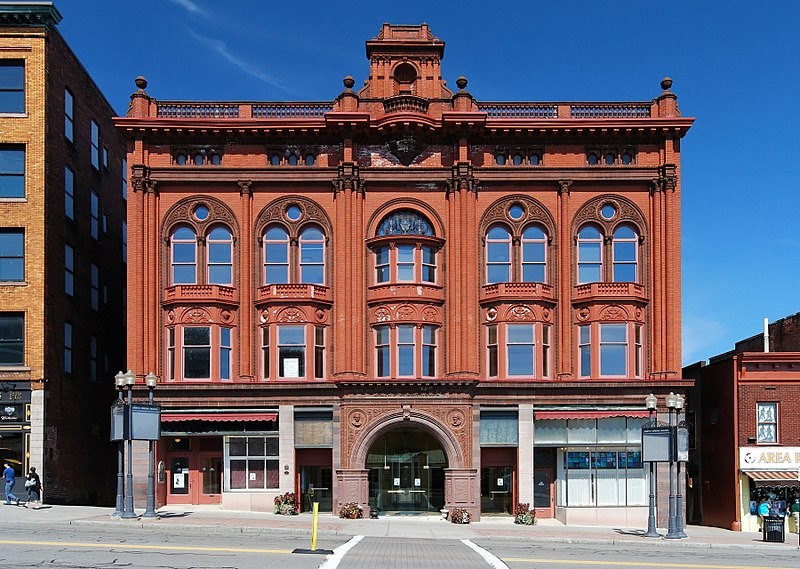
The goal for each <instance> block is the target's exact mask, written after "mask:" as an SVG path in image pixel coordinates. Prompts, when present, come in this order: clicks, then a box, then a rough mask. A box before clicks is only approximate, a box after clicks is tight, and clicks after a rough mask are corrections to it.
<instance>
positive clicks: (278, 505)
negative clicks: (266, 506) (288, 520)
mask: <svg viewBox="0 0 800 569" xmlns="http://www.w3.org/2000/svg"><path fill="white" fill-rule="evenodd" d="M273 502H274V503H275V513H276V514H280V515H282V516H294V515H296V514H297V496H296V495H295V493H294V492H287V493H286V494H281V495H280V496H275V500H274V501H273Z"/></svg>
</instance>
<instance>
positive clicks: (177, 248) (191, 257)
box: [170, 227, 197, 285]
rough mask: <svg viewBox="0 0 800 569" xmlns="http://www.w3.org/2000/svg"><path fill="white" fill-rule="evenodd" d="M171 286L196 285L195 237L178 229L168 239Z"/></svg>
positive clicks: (187, 230) (189, 231) (181, 228)
mask: <svg viewBox="0 0 800 569" xmlns="http://www.w3.org/2000/svg"><path fill="white" fill-rule="evenodd" d="M170 257H171V267H172V284H174V285H176V284H197V235H195V232H194V230H193V229H191V228H189V227H179V228H178V229H176V230H175V231H173V232H172V236H171V237H170Z"/></svg>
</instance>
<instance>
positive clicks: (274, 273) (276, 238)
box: [264, 225, 289, 284]
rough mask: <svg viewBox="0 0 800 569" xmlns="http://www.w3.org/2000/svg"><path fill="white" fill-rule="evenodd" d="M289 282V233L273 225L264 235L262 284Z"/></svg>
mask: <svg viewBox="0 0 800 569" xmlns="http://www.w3.org/2000/svg"><path fill="white" fill-rule="evenodd" d="M288 282H289V233H288V232H287V231H286V229H285V228H284V227H281V226H280V225H274V226H272V227H270V228H268V229H267V231H266V233H265V234H264V283H265V284H286V283H288Z"/></svg>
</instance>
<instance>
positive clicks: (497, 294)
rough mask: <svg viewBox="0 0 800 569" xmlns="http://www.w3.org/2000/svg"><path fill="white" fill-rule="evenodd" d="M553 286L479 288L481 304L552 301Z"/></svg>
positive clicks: (513, 284) (488, 286)
mask: <svg viewBox="0 0 800 569" xmlns="http://www.w3.org/2000/svg"><path fill="white" fill-rule="evenodd" d="M553 298H554V295H553V286H552V285H549V284H545V283H494V284H489V285H484V286H483V287H482V288H481V302H497V301H501V300H510V301H515V300H553Z"/></svg>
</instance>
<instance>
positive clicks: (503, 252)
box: [486, 225, 511, 284]
mask: <svg viewBox="0 0 800 569" xmlns="http://www.w3.org/2000/svg"><path fill="white" fill-rule="evenodd" d="M509 281H511V233H510V232H509V231H508V229H506V228H505V227H504V226H502V225H495V226H494V227H491V228H490V229H489V231H488V233H487V234H486V283H487V284H492V283H506V282H509Z"/></svg>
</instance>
